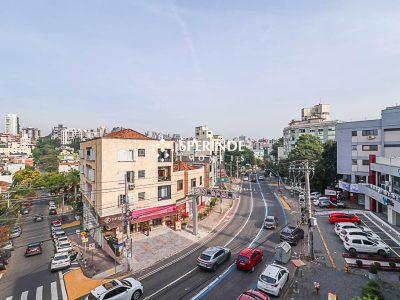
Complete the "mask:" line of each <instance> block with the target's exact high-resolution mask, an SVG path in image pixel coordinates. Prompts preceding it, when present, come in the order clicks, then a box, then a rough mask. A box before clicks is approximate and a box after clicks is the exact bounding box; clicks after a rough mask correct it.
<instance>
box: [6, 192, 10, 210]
mask: <svg viewBox="0 0 400 300" xmlns="http://www.w3.org/2000/svg"><path fill="white" fill-rule="evenodd" d="M6 199H7V209H9V208H10V192H7V194H6Z"/></svg>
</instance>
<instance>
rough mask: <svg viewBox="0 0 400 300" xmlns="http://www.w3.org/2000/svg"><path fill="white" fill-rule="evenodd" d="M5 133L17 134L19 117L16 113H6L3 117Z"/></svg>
mask: <svg viewBox="0 0 400 300" xmlns="http://www.w3.org/2000/svg"><path fill="white" fill-rule="evenodd" d="M5 133H7V134H13V135H18V134H19V118H18V116H17V115H16V114H7V115H6V117H5Z"/></svg>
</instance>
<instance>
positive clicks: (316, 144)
mask: <svg viewBox="0 0 400 300" xmlns="http://www.w3.org/2000/svg"><path fill="white" fill-rule="evenodd" d="M322 151H323V146H322V142H321V140H320V139H319V138H318V137H316V136H314V135H311V134H303V135H301V136H300V137H299V139H298V140H297V142H296V144H295V148H294V149H293V150H292V151H290V153H289V160H290V161H294V160H305V159H310V160H317V159H319V158H320V157H321V154H322Z"/></svg>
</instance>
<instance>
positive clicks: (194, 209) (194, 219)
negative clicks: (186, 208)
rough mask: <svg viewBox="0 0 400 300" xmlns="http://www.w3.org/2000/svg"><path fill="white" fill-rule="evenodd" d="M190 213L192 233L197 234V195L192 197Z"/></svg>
mask: <svg viewBox="0 0 400 300" xmlns="http://www.w3.org/2000/svg"><path fill="white" fill-rule="evenodd" d="M192 214H193V235H197V231H198V220H197V215H198V213H197V196H196V195H193V197H192Z"/></svg>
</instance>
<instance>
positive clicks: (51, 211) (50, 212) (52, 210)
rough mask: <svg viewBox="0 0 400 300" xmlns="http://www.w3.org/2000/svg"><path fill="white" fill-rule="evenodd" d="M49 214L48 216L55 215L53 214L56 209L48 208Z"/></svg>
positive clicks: (55, 212)
mask: <svg viewBox="0 0 400 300" xmlns="http://www.w3.org/2000/svg"><path fill="white" fill-rule="evenodd" d="M49 215H50V216H55V215H57V210H56V209H50V210H49Z"/></svg>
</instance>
